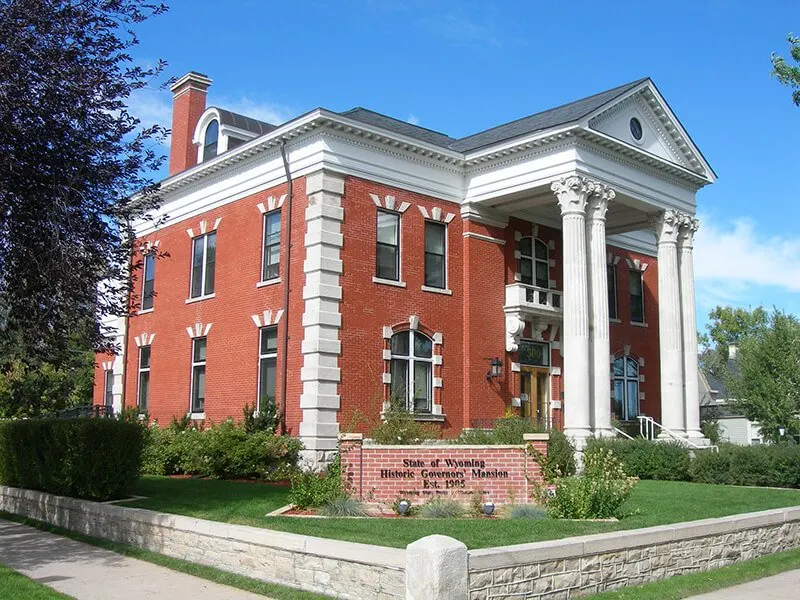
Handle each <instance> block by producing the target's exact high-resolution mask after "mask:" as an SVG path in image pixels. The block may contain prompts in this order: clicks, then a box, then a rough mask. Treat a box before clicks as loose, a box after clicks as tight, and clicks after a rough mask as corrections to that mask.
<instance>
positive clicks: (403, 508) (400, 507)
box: [397, 500, 411, 515]
mask: <svg viewBox="0 0 800 600" xmlns="http://www.w3.org/2000/svg"><path fill="white" fill-rule="evenodd" d="M410 508H411V502H409V501H408V500H400V502H398V503H397V512H398V513H400V514H401V515H405V514H407V513H408V510H409V509H410Z"/></svg>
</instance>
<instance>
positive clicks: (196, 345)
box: [189, 337, 208, 413]
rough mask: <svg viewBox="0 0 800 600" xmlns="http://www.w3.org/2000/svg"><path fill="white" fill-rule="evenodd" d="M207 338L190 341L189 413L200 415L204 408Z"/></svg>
mask: <svg viewBox="0 0 800 600" xmlns="http://www.w3.org/2000/svg"><path fill="white" fill-rule="evenodd" d="M207 347H208V344H207V338H204V337H199V338H194V339H193V340H192V395H191V398H192V399H191V405H190V407H189V408H190V412H192V413H202V412H203V411H204V410H205V406H206V350H207Z"/></svg>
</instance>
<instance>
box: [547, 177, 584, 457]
mask: <svg viewBox="0 0 800 600" xmlns="http://www.w3.org/2000/svg"><path fill="white" fill-rule="evenodd" d="M550 189H552V190H553V192H555V194H556V197H557V198H558V205H559V207H560V208H561V223H562V236H563V244H564V253H563V264H564V298H563V304H564V328H563V333H562V340H563V351H564V376H563V379H564V433H565V434H566V435H567V436H569V437H570V438H572V439H573V440H575V442H576V446H577V449H578V450H582V449H583V446H584V444H585V440H586V438H588V437H589V436H590V435H591V410H590V406H589V292H588V289H587V282H586V273H587V271H586V202H587V200H588V198H589V196H590V195H591V194H592V192H593V190H594V184H592V183H591V182H590V181H588V180H586V179H585V178H584V177H579V176H572V177H562V178H561V179H560V180H559V181H554V182H553V184H552V185H551V186H550Z"/></svg>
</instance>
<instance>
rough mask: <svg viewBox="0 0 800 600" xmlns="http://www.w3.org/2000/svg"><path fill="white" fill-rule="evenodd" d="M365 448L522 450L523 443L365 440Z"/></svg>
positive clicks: (523, 447)
mask: <svg viewBox="0 0 800 600" xmlns="http://www.w3.org/2000/svg"><path fill="white" fill-rule="evenodd" d="M364 447H365V448H370V449H374V448H377V449H382V450H383V449H386V450H411V451H418V450H524V449H525V445H524V444H504V445H499V444H482V445H475V444H417V445H413V446H411V445H407V444H406V445H400V444H386V445H384V444H375V443H373V442H369V441H368V442H367V443H366V444H364Z"/></svg>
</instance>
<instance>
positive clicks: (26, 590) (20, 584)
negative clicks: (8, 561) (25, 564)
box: [0, 565, 70, 600]
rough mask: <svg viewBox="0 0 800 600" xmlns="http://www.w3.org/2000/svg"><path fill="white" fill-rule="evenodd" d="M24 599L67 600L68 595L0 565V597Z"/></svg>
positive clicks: (3, 598)
mask: <svg viewBox="0 0 800 600" xmlns="http://www.w3.org/2000/svg"><path fill="white" fill-rule="evenodd" d="M12 598H13V599H15V600H16V599H21V598H25V600H69V599H70V597H69V596H65V595H64V594H61V593H59V592H57V591H55V590H52V589H50V588H49V587H47V586H44V585H42V584H41V583H37V582H35V581H34V580H33V579H28V578H27V577H25V576H24V575H20V574H19V573H17V572H16V571H12V570H11V569H9V568H8V567H5V566H3V565H0V599H2V600H11V599H12Z"/></svg>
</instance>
